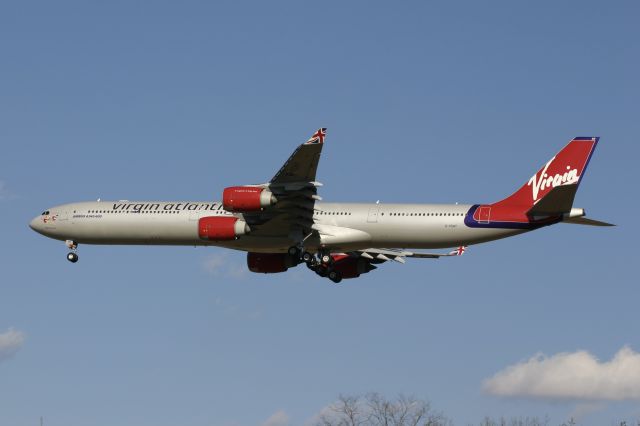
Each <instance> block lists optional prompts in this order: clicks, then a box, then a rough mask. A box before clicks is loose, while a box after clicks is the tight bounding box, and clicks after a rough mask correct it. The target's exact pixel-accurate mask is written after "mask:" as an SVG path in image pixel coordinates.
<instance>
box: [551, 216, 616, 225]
mask: <svg viewBox="0 0 640 426" xmlns="http://www.w3.org/2000/svg"><path fill="white" fill-rule="evenodd" d="M563 222H564V223H573V224H576V225H590V226H616V225H614V224H613V223H607V222H601V221H599V220H594V219H589V218H587V217H574V218H571V219H565V220H564V221H563Z"/></svg>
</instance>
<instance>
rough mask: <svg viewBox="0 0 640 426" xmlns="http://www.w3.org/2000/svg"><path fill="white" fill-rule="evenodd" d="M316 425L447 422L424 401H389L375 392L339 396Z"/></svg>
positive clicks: (442, 425)
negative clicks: (363, 394)
mask: <svg viewBox="0 0 640 426" xmlns="http://www.w3.org/2000/svg"><path fill="white" fill-rule="evenodd" d="M317 425H318V426H448V425H451V422H450V421H449V420H447V419H446V418H444V416H443V415H442V414H440V413H437V412H434V411H433V410H432V409H431V405H430V404H429V403H428V402H427V401H423V400H420V399H417V398H415V397H412V396H410V397H407V396H404V395H399V396H398V397H397V398H396V399H395V400H389V399H386V398H385V397H383V396H381V395H380V394H378V393H369V394H367V395H365V396H364V397H362V396H344V395H340V397H339V398H338V401H336V402H335V403H333V404H332V405H330V406H329V408H328V410H326V411H325V412H324V413H322V414H321V415H320V419H319V421H318V423H317Z"/></svg>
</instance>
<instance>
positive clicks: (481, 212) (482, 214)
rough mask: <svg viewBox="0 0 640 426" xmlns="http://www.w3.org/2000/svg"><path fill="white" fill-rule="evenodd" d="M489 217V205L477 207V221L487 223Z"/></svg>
mask: <svg viewBox="0 0 640 426" xmlns="http://www.w3.org/2000/svg"><path fill="white" fill-rule="evenodd" d="M490 218H491V206H482V207H480V208H479V209H478V222H479V223H489V220H490Z"/></svg>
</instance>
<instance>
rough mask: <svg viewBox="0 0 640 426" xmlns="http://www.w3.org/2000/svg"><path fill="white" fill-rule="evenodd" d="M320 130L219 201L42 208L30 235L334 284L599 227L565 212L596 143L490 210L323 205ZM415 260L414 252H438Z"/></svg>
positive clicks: (572, 150) (563, 155)
mask: <svg viewBox="0 0 640 426" xmlns="http://www.w3.org/2000/svg"><path fill="white" fill-rule="evenodd" d="M325 136H326V129H324V128H323V129H319V130H318V131H317V132H316V133H315V134H314V135H313V136H312V137H311V138H310V139H309V140H308V141H307V142H305V143H303V144H302V145H300V146H299V147H298V148H297V149H296V150H295V151H294V152H293V154H292V155H291V156H290V157H289V159H288V160H287V162H286V163H284V165H283V166H282V167H281V168H280V170H279V171H278V172H277V173H276V174H275V176H274V177H273V178H272V179H271V180H270V181H269V182H267V183H263V184H258V185H243V186H233V187H229V188H225V189H224V191H223V194H222V201H220V202H218V201H179V202H178V201H168V202H167V201H127V200H120V201H100V200H99V201H94V202H79V203H71V204H63V205H61V206H57V207H51V208H50V209H48V210H46V211H44V212H43V213H42V214H41V215H39V216H37V217H36V218H34V219H33V220H32V221H31V223H30V226H31V228H32V229H34V230H35V231H37V232H39V233H41V234H43V235H45V236H47V237H50V238H54V239H57V240H61V241H65V242H66V245H67V247H68V248H69V250H70V252H69V253H68V255H67V259H68V260H69V261H70V262H73V263H75V262H77V261H78V254H77V248H78V244H139V245H150V244H158V245H182V246H219V247H225V248H229V249H234V250H242V251H246V252H247V265H248V267H249V269H250V270H251V271H253V272H261V273H277V272H285V271H286V270H287V269H289V268H291V267H294V266H296V265H298V264H300V263H305V264H306V265H307V266H308V267H309V269H311V270H312V271H315V272H316V273H317V274H318V275H320V276H322V277H328V278H329V279H331V280H332V281H334V282H336V283H337V282H340V281H341V280H342V279H343V278H356V277H358V276H360V275H361V274H364V273H367V272H369V271H371V270H373V269H376V265H379V264H381V263H384V262H387V261H391V260H394V261H398V262H401V263H404V262H405V259H406V258H420V259H423V258H429V259H435V258H439V257H442V256H459V255H461V254H462V253H464V251H465V249H466V246H468V245H471V244H478V243H484V242H487V241H492V240H497V239H500V238H505V237H510V236H513V235H517V234H522V233H524V232H528V231H532V230H534V229H538V228H541V227H543V226H548V225H553V224H556V223H560V222H564V223H574V224H582V225H596V226H608V225H610V224H608V223H604V222H600V221H596V220H592V219H588V218H586V217H585V211H584V210H583V209H581V208H575V207H573V200H574V197H575V195H576V191H577V189H578V185H580V181H581V180H582V177H583V175H584V172H585V169H586V167H587V164H588V163H589V160H590V158H591V155H592V154H593V151H594V149H595V147H596V144H597V143H598V139H599V138H597V137H577V138H574V139H573V140H572V141H571V142H569V144H568V145H567V146H565V147H564V148H563V149H562V150H561V151H560V152H559V153H558V154H557V155H556V156H555V157H553V158H551V160H549V161H548V162H547V163H546V164H544V165H543V166H542V168H541V169H540V170H538V172H537V173H536V174H534V175H533V176H532V177H531V179H529V180H528V181H527V182H525V184H524V185H523V186H522V187H521V188H520V189H518V190H517V191H516V192H515V193H513V194H512V195H510V196H509V197H507V198H505V199H504V200H501V201H498V202H495V203H491V204H380V203H372V204H362V203H323V202H320V201H321V198H320V197H319V196H318V188H319V187H321V186H322V184H321V183H319V182H317V181H316V170H317V167H318V162H319V160H320V153H321V151H322V147H323V146H324V139H325ZM450 247H457V249H454V250H453V251H449V252H444V253H424V252H417V251H414V250H415V249H444V248H450Z"/></svg>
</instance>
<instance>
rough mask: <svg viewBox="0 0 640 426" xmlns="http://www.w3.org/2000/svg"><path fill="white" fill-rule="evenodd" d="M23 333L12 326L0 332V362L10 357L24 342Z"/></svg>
mask: <svg viewBox="0 0 640 426" xmlns="http://www.w3.org/2000/svg"><path fill="white" fill-rule="evenodd" d="M24 339H25V336H24V333H23V332H21V331H18V330H14V329H13V328H9V330H7V331H6V332H4V333H2V334H0V362H2V361H4V360H6V359H8V358H11V357H12V356H13V355H14V354H15V353H16V352H18V351H19V350H20V348H21V347H22V344H23V343H24Z"/></svg>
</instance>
